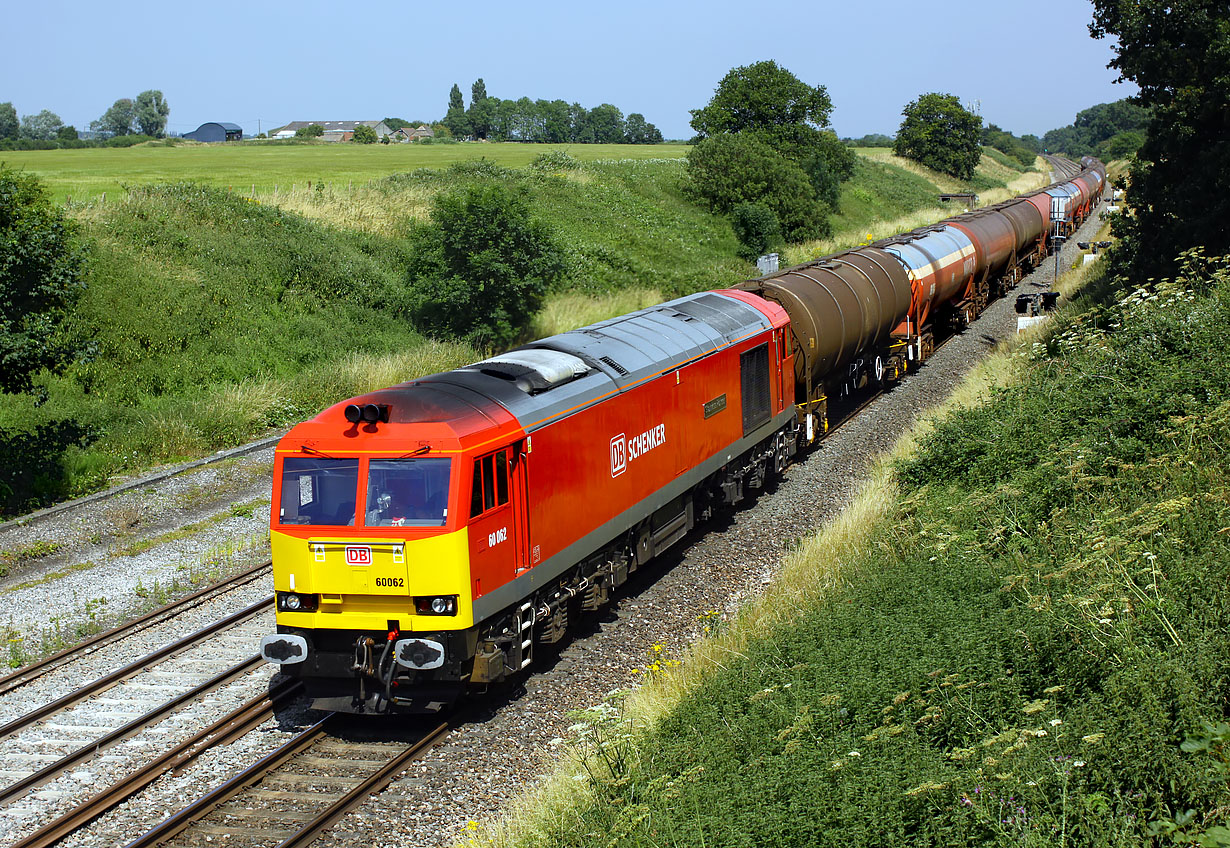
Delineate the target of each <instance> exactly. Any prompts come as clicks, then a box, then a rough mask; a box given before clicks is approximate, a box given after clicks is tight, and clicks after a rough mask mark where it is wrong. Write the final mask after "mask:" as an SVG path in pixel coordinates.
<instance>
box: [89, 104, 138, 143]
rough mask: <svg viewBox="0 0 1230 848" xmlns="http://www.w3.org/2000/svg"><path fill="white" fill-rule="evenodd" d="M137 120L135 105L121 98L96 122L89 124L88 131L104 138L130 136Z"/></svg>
mask: <svg viewBox="0 0 1230 848" xmlns="http://www.w3.org/2000/svg"><path fill="white" fill-rule="evenodd" d="M136 118H137V105H136V104H135V103H133V102H132V101H131V100H129V99H128V98H127V97H121V98H120V99H119V100H117V101H115V102H114V103H113V104H111V108H110V109H108V110H107V111H106V112H103V114H102V117H100V118H99V119H98V120H97V121H91V122H90V129H91V130H93V131H94V132H97V133H102V134H103V135H106V136H117V135H132V134H133V123H134V122H135V121H136Z"/></svg>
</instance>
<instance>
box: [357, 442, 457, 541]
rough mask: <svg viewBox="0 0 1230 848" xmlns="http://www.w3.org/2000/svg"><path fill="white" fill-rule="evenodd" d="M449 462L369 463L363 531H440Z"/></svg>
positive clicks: (445, 506)
mask: <svg viewBox="0 0 1230 848" xmlns="http://www.w3.org/2000/svg"><path fill="white" fill-rule="evenodd" d="M452 463H453V461H452V460H451V459H373V460H372V461H371V462H369V463H368V467H367V514H366V516H365V519H364V522H363V523H364V525H365V526H367V527H443V526H444V523H445V522H446V521H447V520H448V477H449V471H450V468H451V466H452Z"/></svg>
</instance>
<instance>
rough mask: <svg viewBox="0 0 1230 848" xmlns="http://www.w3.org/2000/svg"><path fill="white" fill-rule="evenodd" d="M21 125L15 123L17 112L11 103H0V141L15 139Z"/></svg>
mask: <svg viewBox="0 0 1230 848" xmlns="http://www.w3.org/2000/svg"><path fill="white" fill-rule="evenodd" d="M20 131H21V125H20V124H19V123H18V122H17V110H16V109H14V108H13V104H12V103H0V140H3V139H6V138H17V134H18V133H19V132H20Z"/></svg>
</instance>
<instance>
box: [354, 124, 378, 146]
mask: <svg viewBox="0 0 1230 848" xmlns="http://www.w3.org/2000/svg"><path fill="white" fill-rule="evenodd" d="M379 140H380V139H379V138H377V136H376V131H375V130H374V129H372V128H371V127H369V126H368V125H367V124H359V125H357V126H356V127H355V128H354V136H353V137H352V138H351V141H353V142H355V143H356V144H375V143H376V142H377V141H379Z"/></svg>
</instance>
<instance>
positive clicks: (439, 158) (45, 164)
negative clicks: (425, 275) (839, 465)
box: [0, 142, 688, 202]
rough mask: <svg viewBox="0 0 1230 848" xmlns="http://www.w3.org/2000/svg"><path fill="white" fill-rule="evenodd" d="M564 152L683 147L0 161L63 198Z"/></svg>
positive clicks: (10, 156)
mask: <svg viewBox="0 0 1230 848" xmlns="http://www.w3.org/2000/svg"><path fill="white" fill-rule="evenodd" d="M560 149H564V150H567V151H568V153H569V155H571V156H573V157H574V158H576V159H580V160H582V161H587V162H591V161H595V160H600V159H678V158H681V157H683V156H684V155H686V154H687V151H688V146H687V145H686V144H574V145H558V144H516V143H503V144H494V143H490V144H488V143H483V144H345V143H340V144H339V143H330V142H315V143H309V144H305V143H293V144H288V143H268V142H265V143H261V142H253V143H250V144H185V145H177V146H174V147H171V146H163V145H157V144H155V145H140V146H137V147H128V148H93V149H87V150H14V151H8V152H5V153H0V162H2V163H3V164H6V165H8V166H10V167H14V168H20V169H22V170H24V171H27V172H29V173H31V174H34V175H35V176H37V177H38V178H39V179H40V180H42V181H43V182H44V184H45V185H46V186H47V188H48V190H49V191H50V192H51V195H52V197H53V198H54V199H55V200H56V201H58V202H64V201H66V200H69V199H70V198H71V199H72V201H73V202H81V201H88V200H91V199H93V198H97V197H99V196H100V195H102V194H103V193H104V192H105V193H106V194H107V197H108V199H113V198H116V197H118V196H119V195H120V194H121V193H122V192H124V191H125V189H126V187H127V186H131V185H138V184H141V183H173V182H179V181H181V180H193V181H198V182H204V183H208V184H210V185H215V186H221V187H223V188H229V189H232V190H234V191H236V192H244V193H245V194H247V193H251V192H252V191H254V190H255V192H256V193H257V194H269V193H272V192H273V191H274V189H275V187H276V188H277V189H278V190H279V191H285V190H288V189H290V188H291V186H293V185H296V186H298V187H300V188H302V187H303V186H304V184H306V183H307V182H308V181H309V180H311V181H313V182H317V181H319V180H325V181H326V182H327V183H329V184H331V185H332V186H333V187H337V188H341V187H345V186H348V185H350V184H352V183H353V184H355V185H361V184H365V183H367V182H368V181H369V180H377V179H381V178H382V177H387V176H389V175H390V174H400V173H406V172H407V171H413V170H415V169H417V168H445V167H448V166H449V165H451V164H453V163H454V162H462V161H466V160H470V159H482V158H486V159H489V160H491V161H492V162H496V163H498V164H500V165H505V166H507V167H510V168H515V167H520V166H522V165H528V164H529V163H530V162H532V161H533V160H534V157H536V156H538V155H540V154H542V153H545V152H547V151H549V150H560Z"/></svg>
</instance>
